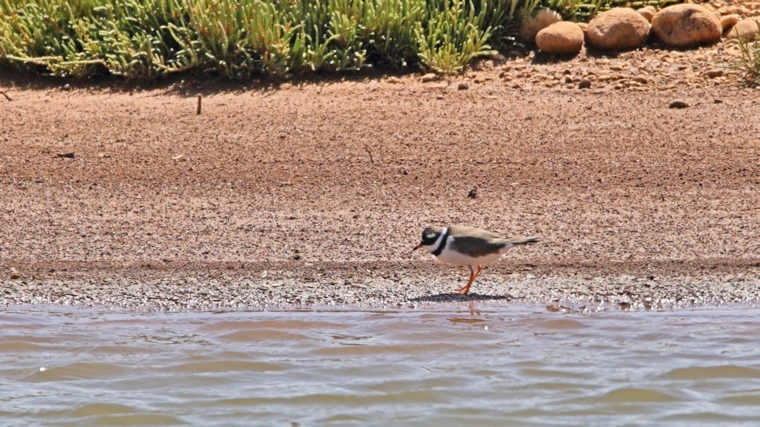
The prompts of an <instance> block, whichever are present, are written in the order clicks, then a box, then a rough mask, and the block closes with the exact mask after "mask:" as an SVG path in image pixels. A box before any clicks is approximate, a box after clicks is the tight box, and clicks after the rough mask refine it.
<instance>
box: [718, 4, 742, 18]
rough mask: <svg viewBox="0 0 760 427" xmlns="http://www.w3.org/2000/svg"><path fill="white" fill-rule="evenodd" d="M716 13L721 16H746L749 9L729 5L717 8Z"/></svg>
mask: <svg viewBox="0 0 760 427" xmlns="http://www.w3.org/2000/svg"><path fill="white" fill-rule="evenodd" d="M718 13H720V14H721V15H724V16H725V15H741V16H746V15H747V14H748V13H749V9H747V8H746V7H744V6H740V5H736V4H729V5H725V6H721V7H720V8H718Z"/></svg>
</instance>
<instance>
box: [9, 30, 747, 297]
mask: <svg viewBox="0 0 760 427" xmlns="http://www.w3.org/2000/svg"><path fill="white" fill-rule="evenodd" d="M732 49H733V47H732V46H731V45H723V44H720V45H716V46H713V47H710V48H703V49H700V50H697V51H693V52H663V51H647V52H631V53H627V54H623V55H620V56H618V57H613V58H603V57H586V56H580V57H578V58H576V59H573V60H571V61H569V62H552V61H546V60H545V59H544V58H538V59H536V58H525V59H521V60H509V61H507V62H506V63H504V64H490V63H487V64H484V65H483V66H481V67H479V68H478V69H476V70H474V71H470V72H468V73H467V74H466V75H465V76H461V77H456V78H451V79H444V80H441V81H432V82H425V83H423V82H422V81H421V78H420V76H419V75H417V76H405V77H372V78H367V79H365V80H345V81H323V82H309V83H298V84H285V85H281V86H279V87H272V86H269V87H267V88H264V89H262V88H251V87H248V88H244V89H234V88H230V87H229V86H224V87H219V86H218V85H213V84H206V85H201V86H199V87H195V86H192V85H177V86H172V87H168V88H160V89H152V90H133V91H129V90H122V89H103V88H98V89H92V88H89V89H88V88H79V87H74V88H71V89H70V90H64V89H62V88H60V87H39V86H35V87H32V86H31V85H27V84H25V83H24V82H19V81H12V80H0V89H2V90H4V91H5V92H6V93H7V94H8V95H9V96H10V97H11V98H12V101H7V100H5V99H2V98H0V112H1V113H2V117H3V118H2V126H0V141H1V142H2V147H3V148H2V152H0V188H2V197H0V229H1V230H2V238H1V239H0V302H2V303H6V304H47V303H54V304H58V303H63V304H75V305H78V304H82V305H105V306H115V307H128V308H131V309H157V308H158V309H180V310H181V309H218V308H221V309H227V308H234V309H238V308H253V309H258V308H264V307H266V308H297V307H301V306H307V307H314V306H341V307H356V306H359V307H364V308H383V307H390V308H395V307H398V306H403V307H406V306H410V305H411V306H418V305H427V304H435V303H437V302H439V301H460V300H461V301H468V300H471V301H483V303H484V304H485V303H486V302H487V303H489V304H511V303H519V302H531V303H532V302H539V303H545V304H566V305H571V306H573V307H582V306H586V307H589V308H595V307H597V306H599V305H602V306H605V307H621V306H622V307H623V308H627V307H633V308H637V307H655V308H657V307H673V306H675V307H680V306H688V305H692V304H721V303H735V302H738V303H754V302H756V301H758V299H759V298H758V297H759V296H760V255H758V254H760V196H759V195H758V194H759V191H760V137H758V135H760V119H758V118H759V117H760V92H758V90H755V89H748V88H743V87H741V85H740V84H739V79H738V78H737V75H736V73H735V72H734V71H733V70H730V69H725V68H722V67H721V64H725V58H724V57H725V56H726V55H729V54H730V52H731V50H732ZM646 54H648V55H650V56H648V57H647V56H645V55H646ZM708 69H710V70H715V69H721V70H723V71H722V72H721V73H715V72H713V73H710V76H712V77H709V76H707V74H706V71H707V70H708ZM719 74H720V75H719ZM635 77H644V78H638V79H637V78H635ZM583 78H586V79H590V80H591V81H592V85H591V88H589V89H579V88H578V81H579V80H580V79H583ZM198 93H200V94H202V95H203V96H204V98H203V112H202V114H201V115H196V111H195V110H196V98H195V96H196V95H197V94H198ZM674 100H682V101H684V102H685V103H686V104H688V105H689V106H688V108H683V109H674V108H669V104H670V103H671V102H672V101H674ZM473 189H475V193H476V195H477V197H476V198H471V197H468V194H469V193H470V192H471V190H473ZM451 222H457V223H465V224H470V225H477V226H481V227H484V228H489V229H492V230H494V231H498V232H501V233H503V234H531V235H538V236H540V237H541V239H542V240H541V243H540V244H537V245H532V246H530V247H522V248H516V249H514V250H513V251H512V252H511V253H510V254H509V256H508V257H507V258H506V259H505V260H504V261H503V262H501V263H500V264H497V265H494V266H491V267H489V268H487V269H486V270H485V272H484V274H483V275H482V276H481V277H480V278H479V279H478V281H477V282H476V283H475V285H474V286H473V292H474V294H472V295H470V296H467V297H459V296H454V295H452V294H451V292H453V291H454V290H455V289H456V288H457V287H459V286H461V284H462V281H463V280H465V278H466V276H467V275H466V272H465V270H463V269H456V268H454V267H447V266H442V265H438V264H437V263H436V261H435V260H434V259H433V257H432V256H431V255H427V254H421V253H419V252H416V253H415V254H412V253H411V248H412V247H413V246H414V245H415V244H416V243H417V241H418V239H419V233H420V232H421V230H422V228H423V227H424V226H426V225H428V224H447V223H451Z"/></svg>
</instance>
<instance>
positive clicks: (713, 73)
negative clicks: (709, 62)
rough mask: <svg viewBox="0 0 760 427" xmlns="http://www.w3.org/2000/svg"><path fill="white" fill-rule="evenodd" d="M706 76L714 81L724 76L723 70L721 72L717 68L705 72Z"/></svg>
mask: <svg viewBox="0 0 760 427" xmlns="http://www.w3.org/2000/svg"><path fill="white" fill-rule="evenodd" d="M705 75H706V76H707V77H709V78H711V79H714V78H716V77H720V76H722V75H723V70H719V69H717V68H716V69H713V70H707V71H705Z"/></svg>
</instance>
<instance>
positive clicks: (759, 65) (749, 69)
mask: <svg viewBox="0 0 760 427" xmlns="http://www.w3.org/2000/svg"><path fill="white" fill-rule="evenodd" d="M757 32H758V35H760V22H758V24H757ZM739 51H740V52H741V56H739V60H738V61H737V64H736V66H737V67H738V68H741V69H742V70H743V71H744V75H745V78H746V79H747V82H748V83H749V84H751V85H754V86H760V36H759V37H758V38H756V39H755V40H754V41H746V40H742V39H739Z"/></svg>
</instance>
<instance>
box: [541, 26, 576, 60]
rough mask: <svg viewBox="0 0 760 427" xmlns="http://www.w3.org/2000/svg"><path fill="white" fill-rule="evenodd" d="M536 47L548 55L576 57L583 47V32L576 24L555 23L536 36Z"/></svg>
mask: <svg viewBox="0 0 760 427" xmlns="http://www.w3.org/2000/svg"><path fill="white" fill-rule="evenodd" d="M536 46H538V48H539V49H541V51H542V52H546V53H554V54H558V55H570V54H573V55H574V54H576V53H578V52H580V51H581V48H582V47H583V30H581V27H579V26H578V24H576V23H574V22H567V21H560V22H555V23H553V24H551V25H549V26H548V27H546V28H544V29H542V30H541V31H539V32H538V34H536Z"/></svg>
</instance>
